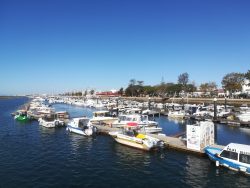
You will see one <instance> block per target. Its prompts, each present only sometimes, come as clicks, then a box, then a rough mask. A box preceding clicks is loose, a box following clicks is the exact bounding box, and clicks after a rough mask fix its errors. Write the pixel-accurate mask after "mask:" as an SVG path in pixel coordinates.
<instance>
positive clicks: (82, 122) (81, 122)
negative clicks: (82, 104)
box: [71, 117, 89, 129]
mask: <svg viewBox="0 0 250 188" xmlns="http://www.w3.org/2000/svg"><path fill="white" fill-rule="evenodd" d="M72 121H73V122H72V123H71V126H72V127H77V128H81V129H86V128H88V124H89V118H85V117H83V118H74V119H73V120H72Z"/></svg>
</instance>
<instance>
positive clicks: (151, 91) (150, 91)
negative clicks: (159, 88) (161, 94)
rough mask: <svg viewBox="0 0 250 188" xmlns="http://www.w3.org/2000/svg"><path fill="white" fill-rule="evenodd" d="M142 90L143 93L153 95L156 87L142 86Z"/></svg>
mask: <svg viewBox="0 0 250 188" xmlns="http://www.w3.org/2000/svg"><path fill="white" fill-rule="evenodd" d="M143 91H144V94H145V95H150V96H152V95H154V94H155V93H156V88H155V87H154V86H144V87H143Z"/></svg>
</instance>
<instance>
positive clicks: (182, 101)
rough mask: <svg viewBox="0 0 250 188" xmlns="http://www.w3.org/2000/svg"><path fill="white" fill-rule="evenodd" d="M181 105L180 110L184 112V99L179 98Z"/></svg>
mask: <svg viewBox="0 0 250 188" xmlns="http://www.w3.org/2000/svg"><path fill="white" fill-rule="evenodd" d="M181 103H182V110H184V98H183V97H181Z"/></svg>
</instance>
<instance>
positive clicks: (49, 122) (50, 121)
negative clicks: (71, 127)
mask: <svg viewBox="0 0 250 188" xmlns="http://www.w3.org/2000/svg"><path fill="white" fill-rule="evenodd" d="M38 122H39V125H41V126H43V127H47V128H55V127H61V126H64V125H65V123H64V121H62V120H59V119H55V118H50V117H43V118H39V119H38Z"/></svg>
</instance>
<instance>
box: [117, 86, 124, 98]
mask: <svg viewBox="0 0 250 188" xmlns="http://www.w3.org/2000/svg"><path fill="white" fill-rule="evenodd" d="M118 93H119V94H120V95H121V96H122V95H123V87H121V88H120V90H119V92H118Z"/></svg>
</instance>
